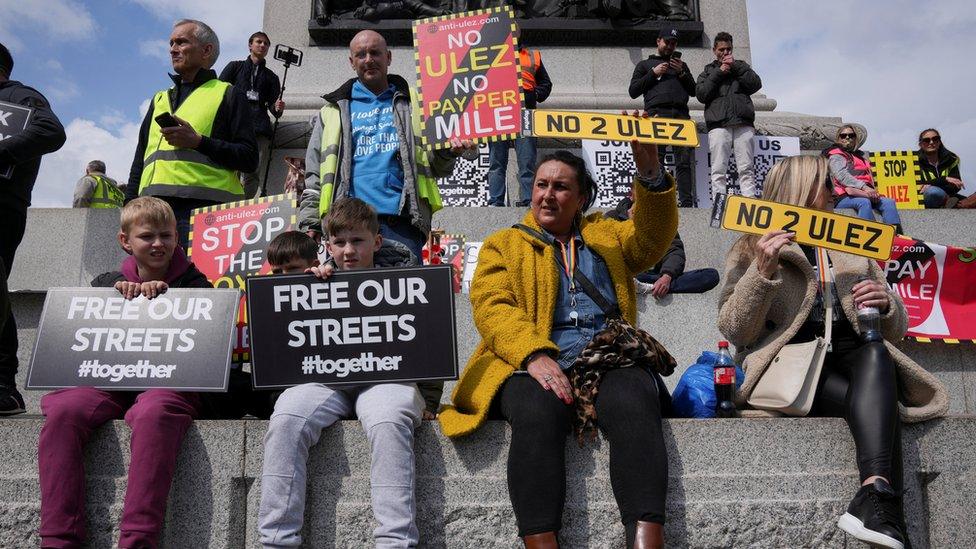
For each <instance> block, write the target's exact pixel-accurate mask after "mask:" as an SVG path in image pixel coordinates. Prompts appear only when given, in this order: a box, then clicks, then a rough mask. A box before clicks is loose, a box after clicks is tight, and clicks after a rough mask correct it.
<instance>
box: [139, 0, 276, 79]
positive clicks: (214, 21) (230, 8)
mask: <svg viewBox="0 0 976 549" xmlns="http://www.w3.org/2000/svg"><path fill="white" fill-rule="evenodd" d="M131 1H132V2H134V3H136V4H138V5H140V6H142V7H143V8H145V9H146V11H148V12H149V13H151V14H152V15H153V16H154V17H156V18H157V19H159V20H161V21H166V22H169V23H175V22H176V21H177V20H179V19H196V20H198V21H203V22H204V23H206V24H208V25H210V26H211V27H212V28H213V30H214V32H216V33H217V36H218V37H219V38H220V58H219V59H218V60H217V65H218V66H223V65H225V64H226V63H227V62H228V61H230V60H232V59H238V58H244V56H246V55H247V38H248V37H249V36H251V33H253V32H254V31H256V30H259V29H260V28H261V26H262V23H263V21H262V19H263V16H264V1H263V0H209V1H207V2H200V1H199V0H167V1H165V2H160V1H159V0H131ZM141 50H142V45H141V44H140V51H141ZM166 61H167V63H168V62H169V56H168V55H167V57H166Z"/></svg>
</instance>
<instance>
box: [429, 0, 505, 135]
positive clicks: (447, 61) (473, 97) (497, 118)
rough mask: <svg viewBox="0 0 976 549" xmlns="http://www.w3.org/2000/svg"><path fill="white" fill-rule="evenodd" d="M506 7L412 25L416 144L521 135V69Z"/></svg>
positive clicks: (465, 13) (433, 19)
mask: <svg viewBox="0 0 976 549" xmlns="http://www.w3.org/2000/svg"><path fill="white" fill-rule="evenodd" d="M514 28H515V19H514V14H513V13H512V10H511V8H509V7H504V8H491V9H486V10H479V11H469V12H464V13H458V14H454V15H448V16H443V17H432V18H428V19H421V20H418V21H414V23H413V45H414V49H415V50H416V60H417V92H418V95H419V96H420V101H421V105H422V106H423V116H422V132H421V141H422V142H423V144H424V146H426V147H428V148H434V149H443V148H447V147H450V140H451V139H452V138H459V139H472V140H475V141H478V142H483V141H498V140H499V139H513V138H515V137H517V136H518V135H519V134H520V132H521V131H522V120H521V119H522V117H521V111H522V92H521V88H522V87H521V74H522V73H521V70H520V68H519V56H518V40H517V39H516V37H515V35H514V34H513V32H512V31H513V29H514Z"/></svg>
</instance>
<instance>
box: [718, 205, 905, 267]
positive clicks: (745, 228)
mask: <svg viewBox="0 0 976 549" xmlns="http://www.w3.org/2000/svg"><path fill="white" fill-rule="evenodd" d="M722 227H724V228H726V229H729V230H732V231H738V232H742V233H749V234H758V235H762V234H766V233H768V232H769V231H773V230H777V229H782V230H784V231H792V232H794V233H796V242H797V243H798V244H808V245H810V246H819V247H821V248H827V249H830V250H838V251H841V252H846V253H849V254H853V255H860V256H864V257H870V258H872V259H880V260H886V259H888V258H889V257H890V256H891V243H892V241H893V240H894V238H895V227H894V226H892V225H886V224H884V223H878V222H876V221H867V220H864V219H861V218H859V217H850V216H846V215H840V214H835V213H831V212H825V211H822V210H814V209H812V208H801V207H799V206H792V205H789V204H780V203H778V202H770V201H768V200H758V199H755V198H745V197H742V196H738V195H732V196H729V197H728V200H727V201H726V203H725V214H724V215H723V216H722Z"/></svg>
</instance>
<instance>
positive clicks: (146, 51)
mask: <svg viewBox="0 0 976 549" xmlns="http://www.w3.org/2000/svg"><path fill="white" fill-rule="evenodd" d="M139 53H140V54H142V55H145V56H147V57H152V58H153V59H156V60H161V61H163V62H164V63H166V66H167V67H169V66H170V57H169V43H168V42H167V41H166V40H165V39H160V40H142V41H140V42H139Z"/></svg>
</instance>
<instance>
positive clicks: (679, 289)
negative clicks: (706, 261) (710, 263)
mask: <svg viewBox="0 0 976 549" xmlns="http://www.w3.org/2000/svg"><path fill="white" fill-rule="evenodd" d="M659 278H661V275H660V274H656V273H651V272H650V271H647V272H643V273H641V274H639V275H637V280H639V281H640V282H643V283H645V284H654V283H655V282H657V280H658V279H659ZM718 281H719V276H718V271H716V270H715V269H693V270H691V271H685V272H683V273H681V274H680V275H678V276H677V278H675V279H674V280H672V281H671V289H670V290H669V292H668V293H672V294H703V293H705V292H707V291H708V290H711V289H712V288H714V287H715V286H718Z"/></svg>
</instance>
